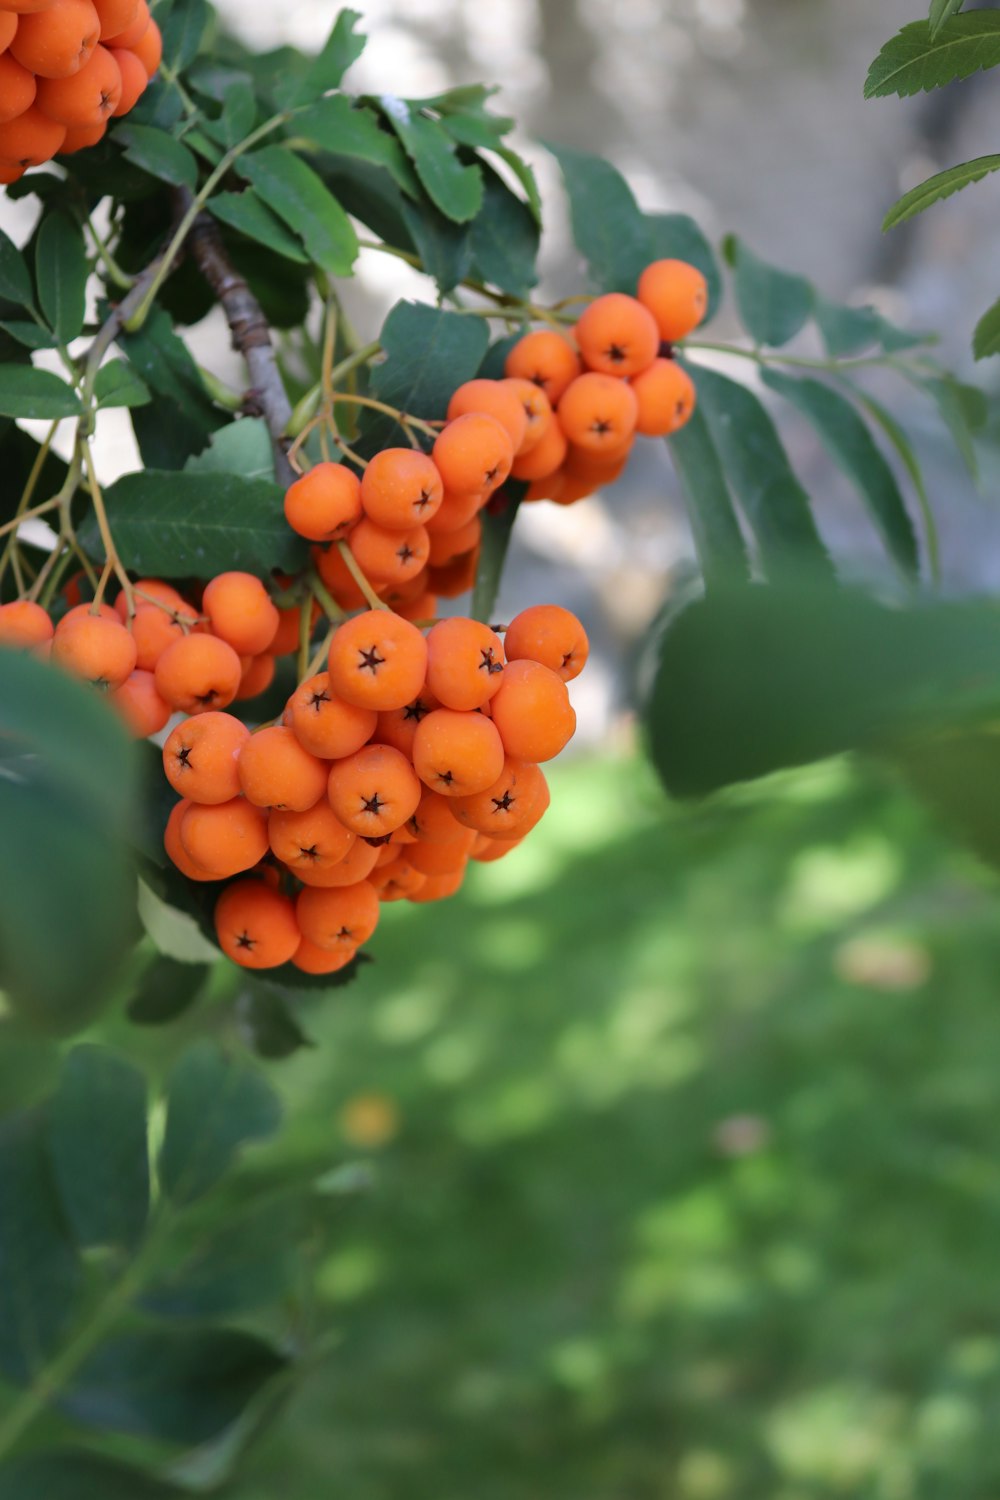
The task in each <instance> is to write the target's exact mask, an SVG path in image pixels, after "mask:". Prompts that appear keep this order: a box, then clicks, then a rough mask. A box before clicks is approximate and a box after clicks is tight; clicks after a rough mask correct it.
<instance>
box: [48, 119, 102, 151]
mask: <svg viewBox="0 0 1000 1500" xmlns="http://www.w3.org/2000/svg"><path fill="white" fill-rule="evenodd" d="M107 128H108V123H107V121H106V120H102V121H101V123H100V124H99V125H67V127H66V134H65V136H64V137H63V143H62V145H61V146H60V147H59V155H60V156H73V155H74V154H75V153H76V152H77V151H86V150H87V149H88V148H89V147H90V146H96V145H97V143H98V141H100V140H103V138H104V135H105V133H106V131H107Z"/></svg>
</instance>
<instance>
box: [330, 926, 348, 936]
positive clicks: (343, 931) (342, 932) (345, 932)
mask: <svg viewBox="0 0 1000 1500" xmlns="http://www.w3.org/2000/svg"><path fill="white" fill-rule="evenodd" d="M333 935H334V937H336V938H349V937H350V936H351V929H350V928H349V927H342V928H341V929H340V931H339V932H335V933H334V934H333Z"/></svg>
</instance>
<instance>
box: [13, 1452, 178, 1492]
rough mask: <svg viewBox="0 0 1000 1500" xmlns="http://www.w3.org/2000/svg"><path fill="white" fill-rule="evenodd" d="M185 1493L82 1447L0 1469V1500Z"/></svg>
mask: <svg viewBox="0 0 1000 1500" xmlns="http://www.w3.org/2000/svg"><path fill="white" fill-rule="evenodd" d="M189 1495H190V1491H189V1490H180V1489H177V1488H176V1487H175V1486H174V1485H172V1484H165V1483H163V1482H162V1481H161V1480H159V1479H153V1478H152V1477H151V1476H150V1475H148V1474H143V1473H142V1471H141V1470H139V1469H133V1468H130V1467H128V1466H127V1465H125V1464H120V1463H118V1462H117V1461H116V1460H115V1459H111V1458H102V1457H101V1456H100V1455H99V1454H97V1453H89V1452H88V1451H87V1450H86V1449H84V1448H60V1449H58V1450H56V1451H55V1452H45V1451H44V1450H43V1451H39V1452H35V1453H28V1454H24V1455H22V1456H21V1457H19V1458H14V1459H11V1460H10V1462H9V1463H5V1464H4V1465H3V1467H2V1469H0V1500H182V1497H184V1496H189Z"/></svg>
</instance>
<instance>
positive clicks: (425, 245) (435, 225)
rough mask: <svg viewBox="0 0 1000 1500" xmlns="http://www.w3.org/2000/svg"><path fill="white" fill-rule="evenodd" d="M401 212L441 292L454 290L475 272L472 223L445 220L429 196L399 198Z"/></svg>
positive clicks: (411, 237)
mask: <svg viewBox="0 0 1000 1500" xmlns="http://www.w3.org/2000/svg"><path fill="white" fill-rule="evenodd" d="M399 213H400V218H401V220H402V223H403V225H404V226H405V228H406V230H407V232H408V234H409V236H410V239H411V240H412V242H413V246H414V249H415V250H416V252H417V254H418V255H419V256H420V260H421V264H422V265H423V268H424V270H425V271H426V272H427V274H428V276H433V278H434V280H435V281H436V282H437V284H438V288H439V290H440V291H442V292H450V291H452V290H453V289H454V288H455V287H456V286H458V284H459V282H460V281H464V280H465V278H466V276H468V275H469V274H470V273H471V271H472V225H471V224H455V223H453V222H452V220H451V219H446V218H445V216H444V214H442V213H439V212H438V210H437V209H436V208H435V207H434V205H433V203H428V202H427V200H426V198H425V199H424V200H423V202H421V203H411V202H410V201H409V200H408V199H406V198H400V200H399Z"/></svg>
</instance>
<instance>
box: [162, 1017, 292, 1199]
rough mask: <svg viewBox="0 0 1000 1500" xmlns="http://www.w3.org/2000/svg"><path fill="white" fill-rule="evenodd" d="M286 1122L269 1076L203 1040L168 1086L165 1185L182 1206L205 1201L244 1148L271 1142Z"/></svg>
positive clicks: (184, 1059) (181, 1062)
mask: <svg viewBox="0 0 1000 1500" xmlns="http://www.w3.org/2000/svg"><path fill="white" fill-rule="evenodd" d="M280 1122H281V1106H280V1104H279V1102H278V1099H277V1096H276V1095H275V1093H274V1092H273V1090H272V1089H271V1087H270V1085H269V1084H268V1083H267V1082H266V1081H265V1080H264V1078H263V1077H262V1076H261V1075H260V1074H259V1073H257V1072H255V1071H254V1070H253V1069H251V1068H249V1067H247V1066H245V1065H244V1064H242V1063H239V1062H236V1061H235V1060H234V1059H233V1058H231V1057H228V1056H227V1055H226V1054H225V1053H224V1052H223V1051H222V1050H221V1048H219V1047H218V1046H216V1044H215V1043H214V1042H207V1041H206V1042H199V1043H197V1044H196V1045H195V1046H193V1047H191V1048H190V1049H189V1050H188V1051H187V1052H185V1053H184V1055H183V1056H182V1057H181V1058H180V1060H179V1061H178V1062H177V1064H176V1065H175V1067H174V1069H173V1071H172V1072H171V1074H170V1078H169V1080H168V1082H167V1129H166V1135H165V1137H164V1141H163V1149H162V1151H161V1152H160V1181H161V1183H162V1184H163V1188H164V1190H165V1192H167V1193H168V1194H169V1196H170V1197H171V1198H172V1199H174V1201H175V1202H178V1203H187V1202H189V1201H190V1200H191V1199H192V1198H197V1197H200V1195H201V1194H202V1193H204V1192H206V1191H207V1189H208V1188H210V1187H211V1186H212V1184H213V1183H214V1182H216V1181H217V1180H218V1178H220V1177H221V1176H222V1175H223V1173H224V1172H226V1171H227V1170H228V1169H229V1167H230V1165H231V1164H232V1162H233V1160H234V1158H235V1156H236V1154H237V1152H238V1151H239V1149H240V1147H241V1146H244V1145H246V1144H247V1143H248V1142H250V1141H258V1140H265V1139H266V1138H267V1137H268V1136H270V1135H273V1134H274V1132H275V1131H276V1130H277V1128H278V1126H279V1124H280Z"/></svg>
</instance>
